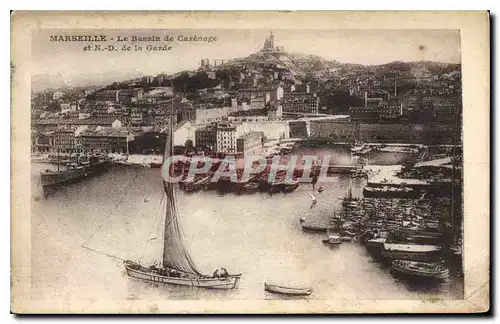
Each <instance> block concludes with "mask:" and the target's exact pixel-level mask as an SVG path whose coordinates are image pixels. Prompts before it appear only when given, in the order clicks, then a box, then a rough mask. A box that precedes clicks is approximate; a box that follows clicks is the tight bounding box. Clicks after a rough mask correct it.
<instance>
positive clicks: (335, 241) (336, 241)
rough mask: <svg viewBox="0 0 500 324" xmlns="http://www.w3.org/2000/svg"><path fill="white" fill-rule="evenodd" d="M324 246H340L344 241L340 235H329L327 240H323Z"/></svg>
mask: <svg viewBox="0 0 500 324" xmlns="http://www.w3.org/2000/svg"><path fill="white" fill-rule="evenodd" d="M321 241H322V242H323V243H324V244H330V245H340V244H342V240H341V238H340V236H339V235H334V234H331V235H328V237H327V238H326V239H323V240H321Z"/></svg>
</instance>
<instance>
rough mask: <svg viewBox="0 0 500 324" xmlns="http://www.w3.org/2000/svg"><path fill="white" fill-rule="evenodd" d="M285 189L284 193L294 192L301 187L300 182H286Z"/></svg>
mask: <svg viewBox="0 0 500 324" xmlns="http://www.w3.org/2000/svg"><path fill="white" fill-rule="evenodd" d="M283 185H284V187H283V189H282V190H283V192H287V193H288V192H292V191H294V190H295V189H297V188H298V187H299V182H298V181H297V180H290V181H286V182H285V183H284V184H283Z"/></svg>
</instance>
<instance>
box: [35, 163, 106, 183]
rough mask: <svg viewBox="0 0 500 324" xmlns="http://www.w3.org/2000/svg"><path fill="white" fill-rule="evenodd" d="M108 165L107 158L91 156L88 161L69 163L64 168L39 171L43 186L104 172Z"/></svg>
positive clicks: (68, 181)
mask: <svg viewBox="0 0 500 324" xmlns="http://www.w3.org/2000/svg"><path fill="white" fill-rule="evenodd" d="M108 166H109V162H108V160H99V159H95V158H92V159H91V160H90V161H89V162H88V163H71V164H68V165H67V166H66V168H65V169H64V170H61V169H59V170H57V171H53V170H45V171H42V172H41V174H40V175H41V179H42V186H43V188H47V187H51V186H55V185H62V184H66V183H70V182H73V181H78V180H81V179H84V178H87V177H89V176H92V175H95V174H98V173H101V172H104V171H106V170H107V168H108Z"/></svg>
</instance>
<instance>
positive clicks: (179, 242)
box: [124, 122, 241, 289]
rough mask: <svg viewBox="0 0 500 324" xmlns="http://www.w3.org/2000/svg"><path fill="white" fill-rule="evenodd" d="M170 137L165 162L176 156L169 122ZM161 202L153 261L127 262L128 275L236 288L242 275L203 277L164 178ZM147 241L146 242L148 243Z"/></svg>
mask: <svg viewBox="0 0 500 324" xmlns="http://www.w3.org/2000/svg"><path fill="white" fill-rule="evenodd" d="M169 130H170V136H169V138H168V139H167V141H166V142H165V153H164V160H167V159H168V158H170V157H171V156H172V155H173V147H174V145H173V143H174V141H173V127H172V122H170V127H169ZM161 202H162V203H163V204H165V212H164V213H163V214H160V215H161V217H160V219H159V221H158V222H157V224H156V226H157V229H156V232H157V233H160V234H162V235H160V238H159V239H156V240H155V242H156V243H157V244H158V246H157V247H156V249H155V251H156V253H155V254H154V260H151V263H149V265H145V263H144V264H141V263H139V262H134V261H130V260H127V261H125V262H124V267H125V270H126V273H127V275H128V276H130V277H133V278H137V279H141V280H144V281H149V282H158V283H164V284H172V285H181V286H193V287H199V288H211V289H233V288H236V287H237V285H238V283H239V281H240V278H241V274H229V273H228V272H227V271H226V270H225V269H224V268H221V270H222V271H221V273H220V274H219V272H218V270H216V271H214V274H213V275H212V276H207V275H204V274H202V273H201V272H200V271H199V270H198V268H197V266H196V264H195V262H194V260H193V259H192V257H191V254H190V252H189V250H188V249H187V247H186V244H185V238H184V236H183V234H182V228H181V224H180V222H179V216H180V215H179V211H178V207H177V199H176V196H175V191H174V183H171V182H168V181H165V180H164V179H163V196H162V199H161ZM147 242H149V240H148V241H146V244H147Z"/></svg>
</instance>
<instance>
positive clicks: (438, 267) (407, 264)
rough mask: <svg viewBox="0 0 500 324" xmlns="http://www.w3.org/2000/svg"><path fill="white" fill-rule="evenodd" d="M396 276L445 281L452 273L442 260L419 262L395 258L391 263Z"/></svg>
mask: <svg viewBox="0 0 500 324" xmlns="http://www.w3.org/2000/svg"><path fill="white" fill-rule="evenodd" d="M391 272H392V274H393V275H394V276H397V277H401V278H404V279H410V280H412V279H413V280H423V281H444V280H446V279H447V278H448V277H449V275H450V270H449V269H448V268H446V266H445V265H444V264H443V263H442V262H417V261H408V260H394V261H392V263H391Z"/></svg>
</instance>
